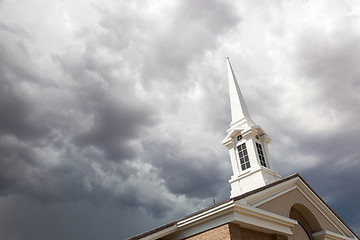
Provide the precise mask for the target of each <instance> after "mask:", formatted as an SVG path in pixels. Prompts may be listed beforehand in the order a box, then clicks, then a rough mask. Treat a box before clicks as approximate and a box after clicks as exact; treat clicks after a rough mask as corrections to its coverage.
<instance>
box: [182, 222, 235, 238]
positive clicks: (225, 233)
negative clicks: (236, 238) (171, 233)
mask: <svg viewBox="0 0 360 240" xmlns="http://www.w3.org/2000/svg"><path fill="white" fill-rule="evenodd" d="M186 240H231V238H230V230H229V225H228V224H226V225H222V226H219V227H216V228H213V229H210V230H208V231H206V232H203V233H199V234H197V235H195V236H192V237H189V238H186Z"/></svg>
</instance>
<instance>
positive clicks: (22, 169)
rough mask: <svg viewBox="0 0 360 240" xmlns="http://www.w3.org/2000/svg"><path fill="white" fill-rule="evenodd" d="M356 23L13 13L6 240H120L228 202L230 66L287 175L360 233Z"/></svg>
mask: <svg viewBox="0 0 360 240" xmlns="http://www.w3.org/2000/svg"><path fill="white" fill-rule="evenodd" d="M359 10H360V6H359V5H358V4H357V3H355V2H351V1H345V3H344V4H342V5H341V6H339V5H338V4H336V3H328V2H326V1H318V2H316V3H313V2H306V1H293V2H288V1H276V2H272V3H262V4H260V3H256V4H255V3H254V2H253V1H247V0H244V1H239V2H237V3H234V2H231V1H216V0H211V1H196V2H194V1H173V2H171V3H170V2H168V1H159V2H156V3H154V2H152V3H150V2H147V3H144V2H143V1H131V2H125V1H124V2H122V1H120V2H119V1H106V2H101V3H100V2H99V1H96V0H93V1H90V0H82V1H79V2H76V3H72V2H66V1H64V2H56V4H55V2H54V4H52V3H50V2H44V1H41V0H31V1H28V2H26V3H24V4H23V5H22V4H21V3H19V2H10V1H0V112H1V117H0V212H1V213H0V236H2V238H4V239H49V238H51V239H65V238H66V239H99V238H102V239H114V238H118V239H119V238H120V239H122V238H126V237H129V236H131V235H135V234H137V233H140V232H142V231H145V230H147V229H149V228H151V227H156V226H158V225H160V224H163V223H166V222H168V221H171V220H174V219H176V218H180V217H182V216H184V215H186V214H189V213H191V212H193V211H196V210H199V209H202V208H204V207H206V206H208V205H210V204H211V202H212V199H216V201H221V200H225V199H227V198H228V197H229V186H228V183H227V180H228V178H229V177H230V175H231V167H230V160H229V157H228V154H227V152H226V149H225V148H223V147H222V146H221V140H222V138H223V137H225V135H226V128H227V127H228V124H229V123H230V112H229V106H228V105H229V102H228V101H229V100H228V92H227V91H228V90H227V81H226V73H225V71H226V68H225V57H226V56H230V57H231V59H232V62H233V66H234V70H235V72H236V75H237V77H238V79H239V82H240V87H241V88H242V92H243V93H244V97H245V99H246V102H247V103H248V108H249V110H250V114H251V116H252V118H253V119H254V120H255V122H257V123H258V124H260V125H261V126H262V127H263V128H264V129H265V130H266V131H267V132H268V133H269V135H270V136H271V137H272V139H273V142H272V144H271V146H270V154H271V156H272V159H273V163H274V168H275V169H276V170H278V172H279V173H280V174H281V175H283V176H286V175H290V174H291V173H293V172H300V174H301V175H302V176H303V177H304V178H305V179H306V180H307V181H308V182H309V183H310V185H311V186H313V187H314V189H315V191H317V192H318V193H319V194H320V196H322V197H323V198H324V199H325V200H326V201H327V202H328V203H329V205H330V206H331V207H332V208H333V209H334V210H335V212H337V213H338V214H339V215H340V217H341V218H343V220H344V221H345V222H346V223H348V224H349V225H350V226H351V227H352V229H353V230H354V231H355V232H359V231H360V230H359V229H360V226H359V224H358V222H359V220H360V219H359V214H358V213H357V212H356V211H353V210H351V209H352V208H353V207H354V206H356V203H357V202H359V201H360V192H359V190H358V189H357V183H358V182H359V181H360V177H359V175H358V174H357V172H359V171H360V164H359V158H360V155H359V152H358V148H359V146H358V141H357V133H358V132H359V130H360V124H359V122H358V120H357V117H358V116H359V114H360V113H359V101H360V100H359V96H358V94H357V93H358V92H359V91H358V90H359V86H360V85H359V81H358V79H359V77H360V76H359V70H358V67H357V66H358V65H359V64H358V63H359V57H358V56H359V48H358V46H357V42H358V40H359V33H358V31H357V29H358V27H359V25H360V22H359V20H358V19H359V16H358V14H357V13H358V12H359ZM304 16H305V17H304Z"/></svg>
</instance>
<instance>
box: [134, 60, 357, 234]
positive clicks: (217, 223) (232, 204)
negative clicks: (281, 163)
mask: <svg viewBox="0 0 360 240" xmlns="http://www.w3.org/2000/svg"><path fill="white" fill-rule="evenodd" d="M227 68H228V81H229V91H230V105H231V123H230V128H229V129H228V130H227V136H226V137H225V139H224V140H223V142H222V144H223V145H224V146H225V147H226V148H227V149H228V150H229V154H230V161H231V166H232V170H233V175H232V176H231V178H230V180H229V183H230V185H231V194H230V199H229V200H226V201H224V202H221V203H218V204H216V205H213V206H211V207H208V208H206V209H203V210H201V211H198V212H195V213H193V214H190V215H188V216H186V217H184V218H182V219H179V220H177V221H174V222H170V223H168V224H166V225H163V226H160V227H158V228H155V229H153V230H150V231H148V232H145V233H142V234H140V235H137V236H134V237H132V238H130V239H128V240H138V239H144V240H145V239H147V240H150V239H151V240H170V239H171V240H182V239H187V240H230V239H231V240H244V239H247V240H255V239H259V240H320V239H328V240H350V239H359V238H358V237H357V236H356V234H355V233H354V232H352V231H351V229H350V228H349V227H348V226H347V225H346V224H345V223H344V222H343V221H342V220H341V219H340V218H339V217H338V216H337V215H336V213H335V212H334V211H332V210H331V209H330V207H329V206H328V205H327V204H326V203H325V202H324V201H323V200H322V199H321V198H320V197H319V196H318V195H317V194H316V193H315V192H314V190H312V189H311V187H310V186H309V185H308V184H307V183H306V182H305V181H304V179H303V178H302V177H301V176H300V175H299V174H293V175H290V176H288V177H284V178H282V177H281V176H279V175H278V174H277V173H276V172H275V170H274V168H273V165H272V163H271V159H270V155H269V151H268V147H267V146H268V144H269V143H270V141H271V139H270V138H269V136H268V135H267V134H266V132H265V131H264V130H263V129H262V128H261V127H260V126H259V125H257V124H256V123H255V122H254V121H253V120H252V119H251V117H250V114H249V112H248V109H247V106H246V104H245V101H244V98H243V96H242V95H241V91H240V88H239V84H238V82H237V80H236V78H235V74H234V72H233V69H232V67H231V64H230V61H229V59H227Z"/></svg>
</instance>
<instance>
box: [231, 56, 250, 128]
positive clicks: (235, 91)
mask: <svg viewBox="0 0 360 240" xmlns="http://www.w3.org/2000/svg"><path fill="white" fill-rule="evenodd" d="M226 60H227V71H228V81H229V93H230V106H231V119H232V121H231V125H234V124H236V123H238V122H240V121H242V120H246V121H248V122H249V123H250V124H253V125H255V124H254V122H253V121H252V120H251V117H250V114H249V111H248V109H247V106H246V104H245V100H244V98H243V96H242V94H241V91H240V88H239V84H238V82H237V80H236V77H235V74H234V71H233V69H232V67H231V63H230V59H229V57H227V58H226Z"/></svg>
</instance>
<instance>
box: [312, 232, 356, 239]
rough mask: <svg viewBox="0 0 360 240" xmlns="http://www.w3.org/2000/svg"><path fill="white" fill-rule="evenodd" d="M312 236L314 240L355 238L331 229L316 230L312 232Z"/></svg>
mask: <svg viewBox="0 0 360 240" xmlns="http://www.w3.org/2000/svg"><path fill="white" fill-rule="evenodd" d="M312 237H313V239H314V240H354V239H353V238H349V237H345V236H343V235H340V234H337V233H334V232H330V231H321V232H316V233H313V234H312Z"/></svg>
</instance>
